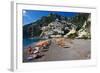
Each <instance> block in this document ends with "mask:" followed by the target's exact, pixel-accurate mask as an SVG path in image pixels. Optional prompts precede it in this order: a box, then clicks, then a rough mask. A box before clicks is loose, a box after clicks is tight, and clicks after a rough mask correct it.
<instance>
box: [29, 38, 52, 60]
mask: <svg viewBox="0 0 100 73" xmlns="http://www.w3.org/2000/svg"><path fill="white" fill-rule="evenodd" d="M49 45H50V41H48V40H44V41H39V42H37V44H36V45H35V47H31V46H29V47H28V48H27V59H28V60H30V59H35V58H37V57H39V56H43V53H41V52H42V51H43V50H48V47H49Z"/></svg>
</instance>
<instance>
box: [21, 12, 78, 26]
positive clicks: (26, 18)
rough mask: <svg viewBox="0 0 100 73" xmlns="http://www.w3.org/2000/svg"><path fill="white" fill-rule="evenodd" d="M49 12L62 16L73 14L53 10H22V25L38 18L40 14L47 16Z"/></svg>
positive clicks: (73, 14)
mask: <svg viewBox="0 0 100 73" xmlns="http://www.w3.org/2000/svg"><path fill="white" fill-rule="evenodd" d="M50 13H56V14H59V15H62V16H68V17H71V16H75V15H76V14H77V13H75V12H55V11H36V10H23V11H22V15H23V25H26V24H29V23H31V22H34V21H36V20H38V19H40V18H41V17H42V16H47V15H48V14H50Z"/></svg>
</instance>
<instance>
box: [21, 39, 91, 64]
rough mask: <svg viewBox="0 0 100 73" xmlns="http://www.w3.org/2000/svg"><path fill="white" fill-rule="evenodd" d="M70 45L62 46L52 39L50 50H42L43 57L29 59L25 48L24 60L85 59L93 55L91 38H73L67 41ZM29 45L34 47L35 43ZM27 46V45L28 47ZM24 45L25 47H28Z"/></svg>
mask: <svg viewBox="0 0 100 73" xmlns="http://www.w3.org/2000/svg"><path fill="white" fill-rule="evenodd" d="M66 44H67V45H68V47H65V48H64V47H61V46H59V45H57V44H56V43H55V41H54V40H52V42H51V45H50V46H49V48H48V51H45V52H44V51H43V52H41V53H42V54H43V56H42V57H40V58H37V59H33V60H27V59H26V57H27V55H26V49H23V62H25V63H26V62H44V61H64V60H66V61H67V60H85V59H90V57H91V40H90V39H87V40H84V39H73V40H71V42H69V41H66ZM28 46H32V47H34V45H33V44H30V45H28ZM28 46H27V47H28ZM27 47H24V48H27Z"/></svg>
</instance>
